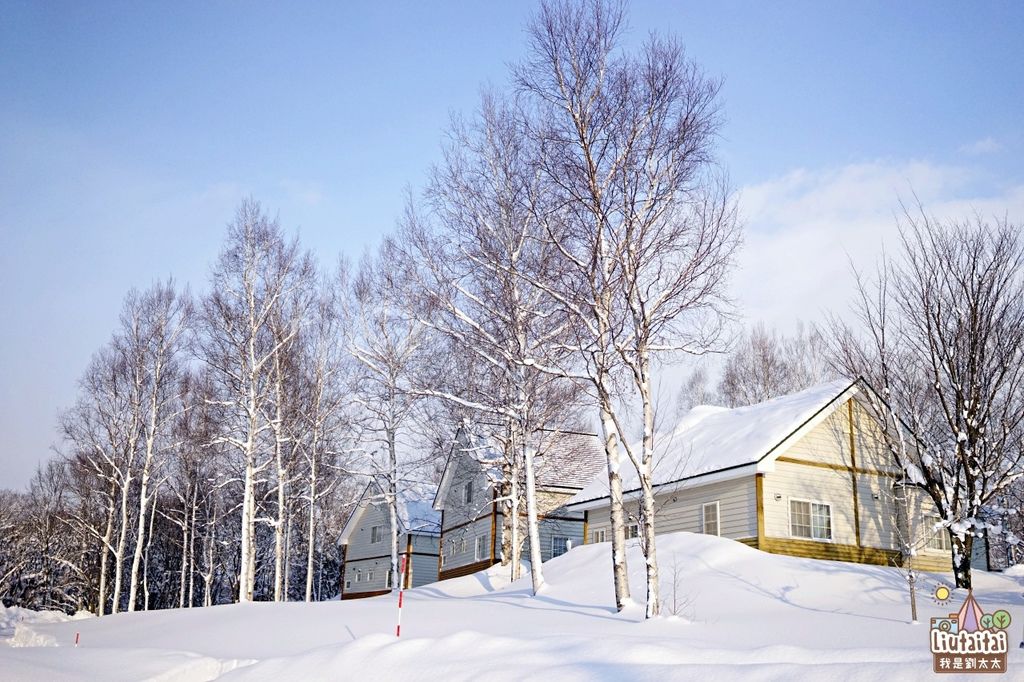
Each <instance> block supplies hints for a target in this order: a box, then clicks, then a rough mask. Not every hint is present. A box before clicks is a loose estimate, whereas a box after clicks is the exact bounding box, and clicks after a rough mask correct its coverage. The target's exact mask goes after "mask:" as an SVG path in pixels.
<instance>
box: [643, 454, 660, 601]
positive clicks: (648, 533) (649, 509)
mask: <svg viewBox="0 0 1024 682" xmlns="http://www.w3.org/2000/svg"><path fill="white" fill-rule="evenodd" d="M641 468H642V469H643V470H642V471H641V472H640V490H641V498H640V529H641V533H642V535H641V537H640V542H641V545H640V548H641V550H642V551H643V554H644V559H645V560H646V562H645V563H646V568H647V610H646V612H645V617H646V618H656V617H657V616H658V615H659V614H660V613H661V594H660V591H659V589H658V588H659V583H658V555H657V551H656V549H655V539H654V487H653V485H652V484H651V472H650V470H649V465H644V466H643V467H641Z"/></svg>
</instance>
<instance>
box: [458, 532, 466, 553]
mask: <svg viewBox="0 0 1024 682" xmlns="http://www.w3.org/2000/svg"><path fill="white" fill-rule="evenodd" d="M465 553H466V536H465V535H463V536H462V537H461V538H459V554H465Z"/></svg>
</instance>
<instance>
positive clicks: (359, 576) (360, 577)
mask: <svg viewBox="0 0 1024 682" xmlns="http://www.w3.org/2000/svg"><path fill="white" fill-rule="evenodd" d="M362 580H363V572H362V571H360V570H356V582H357V583H358V582H362Z"/></svg>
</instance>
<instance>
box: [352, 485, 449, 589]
mask: <svg viewBox="0 0 1024 682" xmlns="http://www.w3.org/2000/svg"><path fill="white" fill-rule="evenodd" d="M439 520H440V516H439V514H437V512H435V511H434V510H433V509H432V508H431V504H430V500H429V498H428V499H422V498H421V497H420V496H418V495H417V494H415V493H410V492H400V493H399V495H398V522H399V537H398V550H399V553H400V556H404V557H405V561H406V572H405V583H404V587H406V588H409V587H419V586H420V585H426V584H428V583H432V582H435V581H437V551H438V537H439V534H440V526H439ZM338 542H339V544H340V545H342V552H343V562H342V574H341V598H342V599H355V598H359V597H373V596H376V595H379V594H387V593H388V592H390V591H391V590H392V589H393V587H395V585H394V583H395V582H396V580H394V579H393V578H394V577H393V576H392V575H391V515H390V513H389V512H388V506H387V504H386V502H385V499H384V496H383V494H382V493H381V490H380V488H379V487H378V486H377V484H376V483H370V484H369V485H368V486H366V489H365V490H364V491H363V494H362V496H361V497H360V498H359V502H358V504H357V505H356V508H355V509H354V510H353V512H352V515H351V516H349V519H348V521H347V522H346V524H345V527H344V529H343V530H342V532H341V537H340V538H339V540H338Z"/></svg>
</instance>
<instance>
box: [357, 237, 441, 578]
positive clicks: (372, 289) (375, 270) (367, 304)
mask: <svg viewBox="0 0 1024 682" xmlns="http://www.w3.org/2000/svg"><path fill="white" fill-rule="evenodd" d="M400 260H401V258H400V254H399V253H398V249H397V246H396V244H395V243H394V242H393V241H392V240H390V239H386V240H385V241H384V243H383V244H382V245H381V246H380V249H379V250H378V251H377V252H376V253H372V254H371V253H367V254H366V255H365V256H364V257H363V259H362V261H361V262H360V264H359V268H358V270H357V272H356V273H355V275H354V276H353V277H352V278H351V279H349V277H348V276H347V273H346V272H345V271H344V270H343V271H342V273H341V276H340V279H341V287H342V290H343V291H344V293H345V297H344V305H345V311H346V313H345V314H346V317H347V318H348V320H349V325H348V326H347V329H346V331H347V336H346V344H347V348H348V352H349V353H350V354H351V356H352V357H353V358H354V359H355V361H356V363H357V365H358V367H357V369H356V370H354V374H355V391H354V393H353V396H352V397H353V399H354V400H355V401H356V402H357V404H358V407H359V409H360V410H361V412H362V418H361V419H360V426H359V429H360V431H361V443H360V449H362V450H363V451H364V452H365V453H366V456H365V457H364V458H363V459H362V461H361V462H359V463H355V464H353V467H352V471H353V473H359V474H363V475H369V476H371V477H373V478H374V479H376V481H377V483H378V484H379V486H380V489H381V490H382V491H383V496H384V502H385V503H386V504H387V507H388V516H389V523H390V527H391V538H390V540H391V575H392V576H397V575H398V568H399V567H398V532H399V524H398V494H399V491H400V490H401V488H402V487H403V484H404V483H405V482H406V481H407V480H408V478H409V474H410V471H409V469H410V468H411V466H410V465H411V462H409V461H402V459H401V457H400V454H399V450H400V449H401V443H400V437H401V436H402V435H403V433H405V432H406V430H407V428H408V427H409V426H410V424H411V420H412V416H413V414H414V410H415V407H416V403H417V401H418V400H419V395H418V394H417V393H416V392H414V391H413V390H411V388H412V383H413V377H414V376H415V375H416V373H417V372H418V371H419V370H420V367H422V364H423V358H424V356H425V354H427V353H428V350H429V340H430V337H429V330H428V329H427V327H426V326H425V325H424V324H423V323H422V322H421V321H419V320H418V319H416V318H415V317H414V316H411V315H409V314H408V313H407V311H406V309H405V307H404V305H403V302H402V300H401V295H402V293H403V291H405V290H407V289H406V288H405V287H404V286H403V285H402V283H401V282H400V278H401V277H402V276H403V272H402V270H401V268H396V267H394V265H395V264H397V263H399V262H400Z"/></svg>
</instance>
